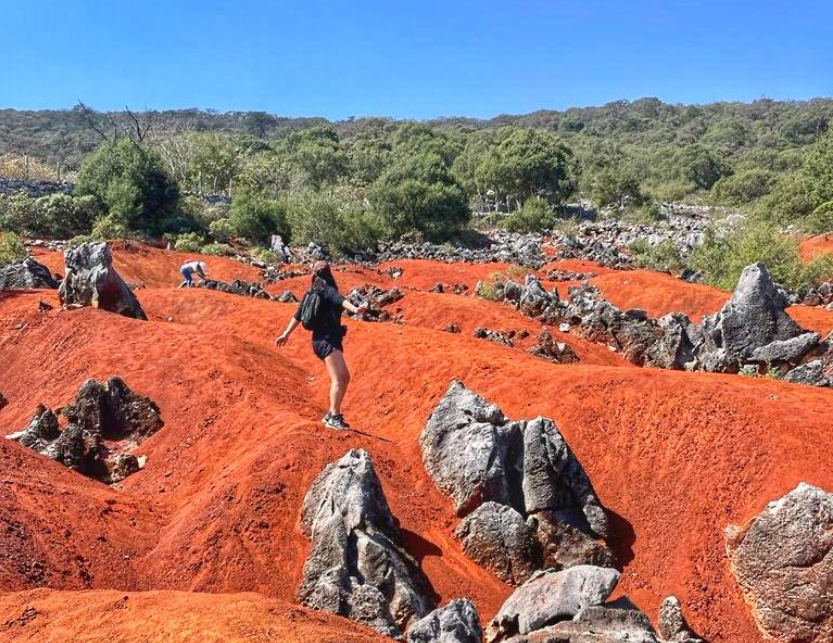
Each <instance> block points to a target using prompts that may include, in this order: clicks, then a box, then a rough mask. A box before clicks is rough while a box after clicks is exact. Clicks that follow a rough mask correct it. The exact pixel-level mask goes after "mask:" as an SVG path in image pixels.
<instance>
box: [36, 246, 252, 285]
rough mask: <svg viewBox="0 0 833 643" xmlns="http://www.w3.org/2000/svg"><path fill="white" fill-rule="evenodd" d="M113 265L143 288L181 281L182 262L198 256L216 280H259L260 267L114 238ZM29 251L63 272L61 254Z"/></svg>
mask: <svg viewBox="0 0 833 643" xmlns="http://www.w3.org/2000/svg"><path fill="white" fill-rule="evenodd" d="M111 248H112V250H113V265H114V266H115V268H116V270H117V271H118V273H119V274H120V275H121V276H122V278H123V279H124V280H125V281H126V282H127V283H129V284H134V285H141V286H143V287H146V288H171V287H176V286H178V285H179V284H180V283H181V282H182V275H180V274H179V269H180V268H181V267H182V264H184V263H186V262H188V261H193V260H194V259H200V260H201V261H204V262H205V265H206V275H208V276H209V277H210V278H211V279H219V280H220V281H234V280H235V279H243V280H244V281H260V280H261V276H260V271H259V270H258V269H257V268H254V267H252V266H248V265H246V264H244V263H240V262H239V261H235V260H234V259H229V258H228V257H213V256H208V255H198V254H196V253H192V252H190V253H189V252H177V251H175V250H163V249H161V248H154V247H152V246H148V245H145V244H143V243H139V242H136V241H118V242H115V243H113V244H111ZM32 255H33V256H34V257H35V259H37V260H38V261H40V262H41V263H42V264H44V265H45V266H46V267H47V268H49V269H50V270H51V271H52V272H54V273H56V274H61V275H62V274H63V272H64V255H63V253H62V252H54V251H51V250H44V249H40V248H34V249H33V252H32Z"/></svg>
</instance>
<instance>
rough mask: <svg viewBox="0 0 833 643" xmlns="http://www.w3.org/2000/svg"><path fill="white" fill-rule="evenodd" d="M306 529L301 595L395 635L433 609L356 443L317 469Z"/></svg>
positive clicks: (425, 583)
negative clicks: (308, 546)
mask: <svg viewBox="0 0 833 643" xmlns="http://www.w3.org/2000/svg"><path fill="white" fill-rule="evenodd" d="M301 529H302V531H303V532H304V534H305V535H306V536H307V537H309V538H310V539H311V541H312V547H311V550H310V554H309V556H308V557H307V560H306V562H305V564H304V572H303V579H302V581H301V584H300V586H299V588H298V599H299V600H300V602H302V603H303V604H304V605H306V606H307V607H310V608H312V609H318V610H323V611H327V612H331V613H333V614H339V615H341V616H345V617H347V618H351V619H353V620H355V621H357V622H359V623H363V624H365V625H367V626H369V627H372V628H373V629H375V630H376V631H378V632H380V633H382V634H384V635H386V636H391V637H394V638H398V637H400V636H401V634H402V632H404V631H405V630H406V628H407V625H408V624H409V623H410V622H412V621H413V620H415V619H418V618H421V617H422V616H424V615H425V614H427V613H428V612H429V611H430V609H431V608H432V607H433V604H434V602H435V597H434V595H433V592H432V591H431V589H430V585H429V583H428V580H427V579H426V578H425V576H424V575H423V574H422V571H421V570H420V569H419V567H418V566H417V564H416V563H415V562H414V560H413V559H412V558H411V557H410V556H409V555H408V554H407V553H406V552H405V551H404V549H403V547H402V535H401V533H400V531H399V528H398V527H397V526H396V523H395V521H394V519H393V516H392V515H391V513H390V508H389V507H388V503H387V499H386V498H385V495H384V493H383V491H382V486H381V484H380V482H379V479H378V477H377V476H376V472H375V470H374V468H373V463H372V461H371V460H370V456H368V454H367V453H366V452H365V451H362V450H359V449H353V450H351V451H349V452H348V453H347V454H346V455H344V457H342V458H341V459H340V460H338V461H337V462H333V463H331V464H329V465H327V466H326V467H325V468H324V470H323V471H322V472H321V473H320V474H318V477H316V479H315V481H314V482H313V484H312V487H310V490H309V492H308V493H307V495H306V497H305V498H304V504H303V510H302V515H301Z"/></svg>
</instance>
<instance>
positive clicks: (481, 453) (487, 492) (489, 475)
mask: <svg viewBox="0 0 833 643" xmlns="http://www.w3.org/2000/svg"><path fill="white" fill-rule="evenodd" d="M520 430H521V426H520V424H519V423H517V422H510V421H508V420H507V419H506V418H505V417H504V415H503V413H502V412H501V410H500V409H499V408H498V407H497V406H495V405H494V404H489V403H488V402H486V400H484V399H483V398H482V397H480V396H479V395H477V394H476V393H475V392H474V391H470V390H469V389H467V388H466V387H465V386H463V384H462V383H461V382H458V381H455V382H452V383H451V386H450V387H449V389H448V391H447V392H446V394H445V396H444V397H443V399H442V400H440V403H439V404H438V405H437V406H436V408H435V409H434V411H433V412H432V413H431V417H430V418H428V422H427V423H426V425H425V428H424V429H423V430H422V433H421V434H420V436H419V444H420V446H421V447H422V461H423V463H424V464H425V469H426V470H427V471H428V474H429V475H430V476H431V478H432V479H433V480H434V482H435V483H436V485H437V486H438V487H439V488H440V489H441V490H442V491H443V492H444V493H446V494H447V495H449V496H451V499H452V500H453V501H454V508H455V510H456V512H457V515H458V516H464V515H465V514H467V513H469V512H471V511H473V510H474V509H475V508H476V507H478V506H479V505H480V504H482V503H484V502H487V501H489V500H492V501H495V502H499V503H501V504H508V505H511V504H512V503H511V501H510V498H509V482H508V479H509V477H510V476H511V474H510V472H508V471H507V470H506V461H507V450H508V448H509V445H510V443H511V442H512V441H513V440H517V436H519V434H520ZM508 436H515V437H514V438H513V437H508Z"/></svg>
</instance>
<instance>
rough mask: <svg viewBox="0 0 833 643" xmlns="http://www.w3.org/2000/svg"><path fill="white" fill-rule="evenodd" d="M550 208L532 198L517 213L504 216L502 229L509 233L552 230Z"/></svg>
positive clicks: (552, 215) (537, 199)
mask: <svg viewBox="0 0 833 643" xmlns="http://www.w3.org/2000/svg"><path fill="white" fill-rule="evenodd" d="M553 219H554V214H553V211H552V208H550V206H549V205H547V203H546V202H545V201H543V200H542V199H539V198H537V197H532V198H529V199H527V200H526V201H525V202H524V205H523V207H522V208H521V209H520V210H518V211H517V212H513V213H512V214H509V215H507V216H506V218H505V219H504V220H503V227H504V228H506V229H507V230H509V231H510V232H540V231H541V230H545V229H549V228H552V224H553Z"/></svg>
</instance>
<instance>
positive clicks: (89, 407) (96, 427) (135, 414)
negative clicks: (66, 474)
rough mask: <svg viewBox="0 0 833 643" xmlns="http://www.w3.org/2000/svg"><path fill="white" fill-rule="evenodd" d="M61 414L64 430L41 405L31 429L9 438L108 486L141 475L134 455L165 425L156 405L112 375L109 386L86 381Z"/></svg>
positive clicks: (33, 419) (50, 412)
mask: <svg viewBox="0 0 833 643" xmlns="http://www.w3.org/2000/svg"><path fill="white" fill-rule="evenodd" d="M61 414H62V415H64V416H65V417H66V418H67V421H68V424H67V426H66V428H65V429H63V430H61V429H60V426H59V423H58V418H57V416H56V415H55V413H54V412H53V411H52V410H51V409H49V408H47V407H45V406H44V405H42V404H41V405H38V408H37V409H36V411H35V415H34V417H33V418H32V421H31V422H30V423H29V426H28V427H27V428H26V429H24V430H23V431H19V432H18V433H13V434H11V435H9V436H7V437H8V438H9V439H12V440H17V441H18V442H19V443H20V444H22V445H24V446H26V447H29V448H30V449H33V450H34V451H37V452H38V453H41V454H43V455H45V456H47V457H48V458H51V459H53V460H56V461H57V462H60V463H61V464H63V465H64V466H66V467H68V468H70V469H73V470H74V471H78V472H79V473H82V474H84V475H87V476H90V477H93V478H97V479H99V480H102V481H103V482H107V483H114V482H119V481H120V480H122V479H124V478H125V477H127V476H128V475H130V474H131V473H135V471H138V469H139V461H138V459H137V458H136V457H135V456H133V455H132V454H131V453H130V451H132V450H133V449H134V448H135V447H136V446H137V445H138V444H139V443H140V442H141V441H142V440H144V439H145V438H148V437H150V436H151V435H153V434H154V433H156V431H158V430H159V429H160V428H161V427H162V425H163V422H162V419H161V418H160V416H159V409H158V408H157V406H156V405H155V404H154V403H153V401H152V400H150V399H149V398H147V397H144V396H143V395H139V394H138V393H135V392H134V391H132V390H131V389H130V387H128V386H127V384H125V383H124V381H123V380H122V379H120V378H118V377H111V378H110V379H109V380H108V381H107V383H106V384H102V383H101V382H97V381H96V380H87V381H86V382H84V384H83V385H82V386H81V388H80V389H79V390H78V394H77V395H76V397H75V402H74V403H73V404H72V405H70V406H67V407H64V408H63V409H62V410H61ZM105 441H107V443H106V444H105ZM113 443H116V444H113ZM108 444H109V445H110V446H108Z"/></svg>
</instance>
